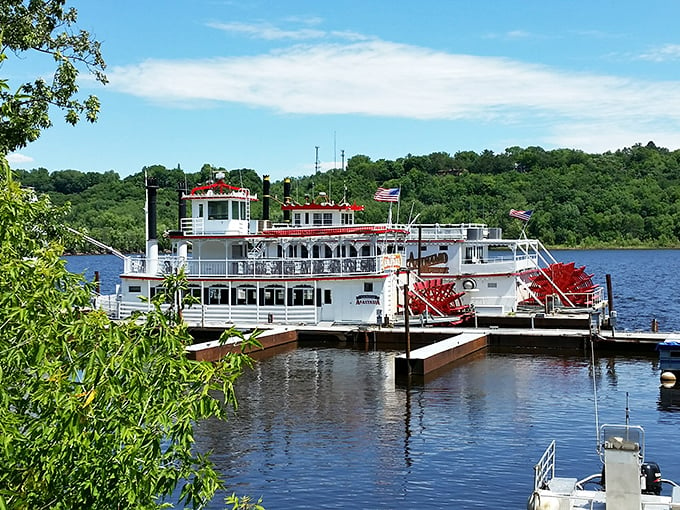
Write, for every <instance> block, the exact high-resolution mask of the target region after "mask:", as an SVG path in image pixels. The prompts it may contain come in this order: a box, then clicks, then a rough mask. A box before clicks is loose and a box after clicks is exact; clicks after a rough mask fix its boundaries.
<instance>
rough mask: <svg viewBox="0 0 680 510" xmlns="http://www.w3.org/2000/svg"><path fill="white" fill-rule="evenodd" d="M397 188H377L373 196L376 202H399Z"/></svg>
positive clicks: (398, 190)
mask: <svg viewBox="0 0 680 510" xmlns="http://www.w3.org/2000/svg"><path fill="white" fill-rule="evenodd" d="M399 192H400V189H399V188H378V191H376V192H375V195H373V200H376V201H377V202H399Z"/></svg>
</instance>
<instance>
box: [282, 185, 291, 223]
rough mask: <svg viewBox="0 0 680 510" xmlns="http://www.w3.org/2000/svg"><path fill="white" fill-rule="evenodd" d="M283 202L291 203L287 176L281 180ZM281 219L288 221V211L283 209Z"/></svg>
mask: <svg viewBox="0 0 680 510" xmlns="http://www.w3.org/2000/svg"><path fill="white" fill-rule="evenodd" d="M283 203H284V204H285V205H289V204H290V203H291V197H290V178H289V177H286V178H285V179H284V180H283ZM283 221H285V222H287V223H290V211H283Z"/></svg>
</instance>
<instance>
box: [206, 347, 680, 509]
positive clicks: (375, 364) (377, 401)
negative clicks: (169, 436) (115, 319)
mask: <svg viewBox="0 0 680 510" xmlns="http://www.w3.org/2000/svg"><path fill="white" fill-rule="evenodd" d="M394 356H395V353H393V352H380V351H371V350H369V351H363V350H350V349H337V348H329V347H328V346H326V345H317V346H303V347H299V348H298V349H296V350H291V351H288V352H283V353H281V354H279V355H277V356H275V357H272V358H268V359H264V360H262V361H260V362H258V364H257V365H256V367H255V369H254V370H253V371H251V372H249V373H247V374H246V375H245V376H244V377H243V378H242V379H241V380H239V382H238V386H237V394H238V398H239V403H240V405H239V408H238V411H237V412H236V413H234V416H233V417H232V419H231V420H230V421H229V422H228V423H218V422H209V423H207V424H204V425H201V427H200V428H199V430H198V431H197V434H196V441H197V446H198V447H199V448H201V449H202V450H206V449H212V450H213V451H214V454H213V461H214V462H215V464H216V465H217V467H218V469H219V470H220V472H221V473H222V475H223V476H224V478H225V480H226V482H227V485H228V487H229V491H230V492H231V491H235V492H237V493H239V494H250V495H252V496H254V497H260V496H263V497H264V504H265V506H266V507H267V508H268V509H280V508H285V509H288V508H338V509H340V508H347V507H348V506H353V507H357V508H385V509H387V508H417V507H425V508H465V509H474V508H480V509H481V508H487V507H488V501H489V498H494V500H497V499H498V497H499V494H502V495H503V502H504V507H505V508H524V507H525V506H526V498H527V495H528V493H529V492H530V489H531V484H532V475H533V471H532V467H533V465H534V464H535V463H536V461H537V460H538V457H540V455H541V454H542V453H543V450H544V449H545V447H546V446H547V444H548V443H549V442H550V441H551V440H552V439H556V440H557V443H558V451H559V453H558V455H559V459H560V460H559V462H560V473H561V474H562V475H563V476H575V477H578V476H581V475H584V474H589V473H590V472H591V471H593V472H595V471H597V470H598V469H599V459H598V457H597V453H596V439H595V437H596V436H595V420H594V405H593V377H594V381H595V384H596V386H597V393H598V397H599V399H598V400H599V403H600V423H604V422H610V423H612V422H614V423H616V422H618V423H620V422H622V421H623V420H624V410H625V393H626V391H629V392H630V407H631V416H632V419H633V421H634V422H635V423H640V424H642V425H644V426H645V428H646V430H647V444H648V451H649V452H650V454H652V453H653V454H654V456H653V457H652V458H653V460H655V461H657V462H659V463H660V464H661V465H662V468H663V469H664V477H668V478H674V479H680V473H678V470H680V466H676V465H675V458H676V457H677V454H678V451H677V450H675V449H674V448H673V447H669V445H668V443H667V438H668V437H671V435H672V434H674V433H675V430H677V427H678V425H680V413H667V412H664V413H663V414H662V415H660V414H659V411H660V410H663V411H667V410H669V409H672V410H675V409H677V408H678V402H677V400H675V398H676V397H677V394H676V395H675V396H674V397H673V399H672V403H671V404H670V407H669V406H667V405H666V400H667V399H666V395H665V394H663V393H662V394H661V395H660V394H659V390H658V372H657V371H655V370H654V365H653V363H652V361H651V360H649V359H645V358H624V357H618V356H607V357H602V358H597V359H596V364H595V371H594V372H593V371H592V366H591V363H590V358H589V356H587V355H585V354H584V355H581V356H579V355H570V356H555V355H543V354H535V353H532V354H522V353H484V354H483V355H478V356H475V357H472V358H469V359H466V360H465V362H463V363H460V364H457V365H456V366H454V367H451V368H450V369H448V370H444V371H442V372H440V373H439V374H438V376H437V377H436V378H434V379H428V380H426V381H417V380H412V381H410V382H409V381H407V382H403V381H396V380H395V378H394V372H393V366H394ZM661 402H663V406H666V407H662V404H661ZM657 406H659V407H658V408H657ZM660 416H664V418H663V419H659V417H660ZM674 470H675V472H673V471H674ZM220 501H221V498H218V499H216V500H215V505H214V506H213V507H212V508H221V507H222V506H221V504H220Z"/></svg>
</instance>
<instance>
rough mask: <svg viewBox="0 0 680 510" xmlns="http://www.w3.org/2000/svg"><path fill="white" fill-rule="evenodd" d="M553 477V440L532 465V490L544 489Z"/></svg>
mask: <svg viewBox="0 0 680 510" xmlns="http://www.w3.org/2000/svg"><path fill="white" fill-rule="evenodd" d="M554 477H555V440H554V439H553V440H552V442H551V443H550V445H548V447H547V448H546V449H545V452H543V455H542V456H541V458H540V460H539V461H538V462H537V463H536V465H535V466H534V490H537V489H544V488H546V487H547V486H548V482H549V481H550V480H552V479H553V478H554Z"/></svg>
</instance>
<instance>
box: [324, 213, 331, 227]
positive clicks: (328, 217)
mask: <svg viewBox="0 0 680 510" xmlns="http://www.w3.org/2000/svg"><path fill="white" fill-rule="evenodd" d="M323 224H324V225H332V224H333V214H332V213H323Z"/></svg>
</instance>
